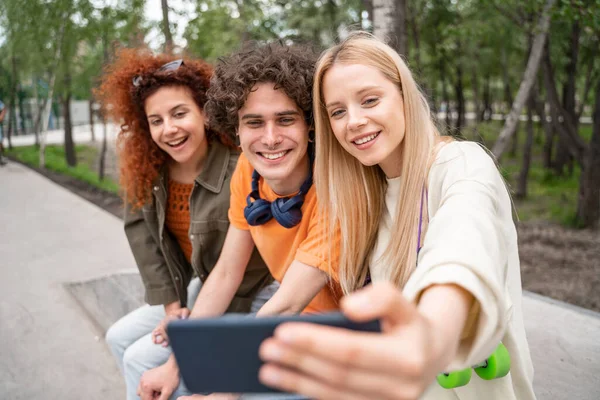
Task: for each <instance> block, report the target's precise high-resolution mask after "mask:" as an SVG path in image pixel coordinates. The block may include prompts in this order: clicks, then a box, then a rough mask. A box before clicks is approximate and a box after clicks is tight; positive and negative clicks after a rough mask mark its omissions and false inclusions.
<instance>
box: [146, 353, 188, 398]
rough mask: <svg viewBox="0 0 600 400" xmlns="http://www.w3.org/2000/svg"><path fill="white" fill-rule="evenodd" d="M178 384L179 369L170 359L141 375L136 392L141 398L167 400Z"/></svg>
mask: <svg viewBox="0 0 600 400" xmlns="http://www.w3.org/2000/svg"><path fill="white" fill-rule="evenodd" d="M178 386H179V369H178V368H177V365H176V364H175V362H174V360H173V362H172V361H171V360H169V361H167V362H166V363H165V364H163V365H161V366H160V367H157V368H153V369H150V370H148V371H146V372H144V374H143V375H142V379H140V384H139V386H138V389H137V394H138V396H140V398H141V399H142V400H169V397H171V395H172V394H173V392H175V390H176V389H177V387H178Z"/></svg>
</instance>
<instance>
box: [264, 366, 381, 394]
mask: <svg viewBox="0 0 600 400" xmlns="http://www.w3.org/2000/svg"><path fill="white" fill-rule="evenodd" d="M258 376H259V379H260V381H261V382H263V383H264V384H265V385H268V386H272V387H276V388H279V389H281V390H284V391H286V392H291V393H300V394H302V395H304V396H308V397H310V398H311V399H319V400H339V399H344V400H372V399H373V396H363V395H360V394H357V393H352V392H350V391H346V390H345V389H343V388H335V387H333V386H330V385H328V384H327V383H325V382H322V381H320V380H318V379H315V378H313V377H309V376H306V375H304V374H302V373H300V372H296V371H292V370H288V369H284V368H279V367H276V366H274V365H272V364H267V365H264V366H262V367H261V369H260V371H259V373H258Z"/></svg>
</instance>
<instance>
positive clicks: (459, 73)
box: [454, 61, 465, 134]
mask: <svg viewBox="0 0 600 400" xmlns="http://www.w3.org/2000/svg"><path fill="white" fill-rule="evenodd" d="M454 90H455V93H456V111H457V114H458V115H457V118H456V125H455V126H454V127H455V128H456V133H457V134H459V133H461V130H462V128H463V127H464V126H465V93H464V90H463V70H462V65H461V63H460V61H458V62H457V63H456V84H455V86H454Z"/></svg>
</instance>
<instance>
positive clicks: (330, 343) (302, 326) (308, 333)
mask: <svg viewBox="0 0 600 400" xmlns="http://www.w3.org/2000/svg"><path fill="white" fill-rule="evenodd" d="M273 339H274V340H276V341H277V342H279V343H280V344H281V345H282V346H289V347H291V348H293V349H294V350H295V351H296V352H297V353H298V354H300V355H302V354H305V355H309V354H310V355H312V356H314V357H318V358H322V359H325V360H328V361H330V362H335V363H338V364H341V365H343V366H346V367H352V368H362V369H371V370H381V371H389V373H391V374H396V373H401V371H400V370H399V366H400V365H401V364H399V361H401V359H400V360H399V358H400V356H401V355H403V353H405V352H409V349H406V351H404V348H406V347H409V346H410V343H406V342H407V341H406V340H404V339H403V338H402V337H401V336H393V337H387V336H383V335H381V334H380V333H371V332H356V331H349V330H347V329H343V328H334V327H329V326H322V325H316V324H308V323H293V322H290V323H286V324H282V325H281V326H280V327H278V328H277V329H276V330H275V335H274V337H273ZM269 342H270V341H269V340H266V341H265V342H263V344H262V345H261V348H260V349H261V354H262V351H263V346H266V344H268V343H269ZM270 361H275V362H278V363H279V362H281V363H286V360H275V359H272V358H271V359H270ZM289 367H291V368H294V366H293V365H289Z"/></svg>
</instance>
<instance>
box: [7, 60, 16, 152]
mask: <svg viewBox="0 0 600 400" xmlns="http://www.w3.org/2000/svg"><path fill="white" fill-rule="evenodd" d="M11 67H12V79H11V85H10V107H9V109H8V113H9V117H10V119H9V121H8V122H9V124H8V132H7V134H6V139H7V140H8V148H9V149H12V135H13V133H16V132H17V113H16V109H17V107H16V104H17V88H18V87H17V82H18V77H17V58H16V56H15V54H14V52H13V54H12V57H11Z"/></svg>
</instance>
